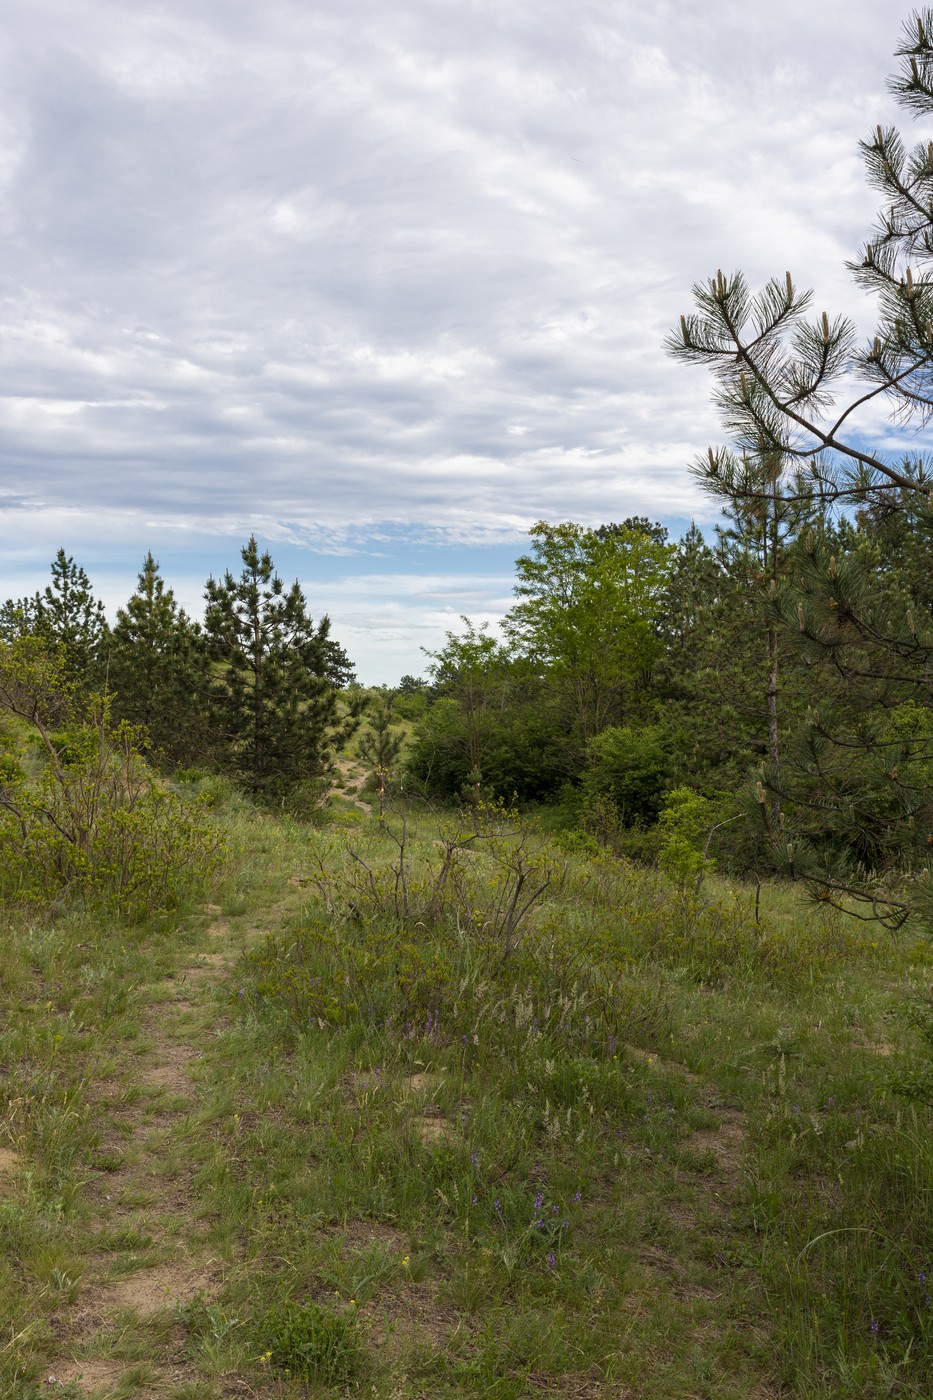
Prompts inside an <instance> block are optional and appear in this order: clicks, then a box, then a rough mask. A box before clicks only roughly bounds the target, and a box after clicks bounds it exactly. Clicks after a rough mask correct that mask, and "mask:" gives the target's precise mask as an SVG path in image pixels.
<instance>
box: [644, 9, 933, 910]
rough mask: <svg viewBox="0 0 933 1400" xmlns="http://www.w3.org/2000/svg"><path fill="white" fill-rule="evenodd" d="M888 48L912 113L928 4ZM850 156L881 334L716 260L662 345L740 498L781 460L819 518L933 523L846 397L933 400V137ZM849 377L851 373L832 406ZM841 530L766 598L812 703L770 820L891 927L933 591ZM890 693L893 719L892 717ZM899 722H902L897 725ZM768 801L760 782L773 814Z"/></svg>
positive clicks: (916, 758)
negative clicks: (705, 409)
mask: <svg viewBox="0 0 933 1400" xmlns="http://www.w3.org/2000/svg"><path fill="white" fill-rule="evenodd" d="M898 56H899V57H900V59H901V66H900V69H899V72H898V73H897V74H896V75H895V77H894V79H893V80H892V83H891V88H892V91H893V92H894V93H895V95H896V96H897V97H898V98H899V100H900V101H901V102H902V104H903V105H905V106H906V107H908V108H909V109H912V110H913V111H914V112H917V113H921V114H926V115H929V114H930V113H933V11H930V10H924V11H923V12H922V13H918V14H915V15H914V16H913V18H912V19H911V20H910V21H909V22H908V24H907V25H906V27H905V35H904V42H903V43H902V45H901V47H900V48H899V49H898ZM862 152H863V156H864V158H865V163H866V167H867V172H868V177H869V180H870V181H871V183H872V184H874V185H875V186H876V187H877V188H879V189H880V190H881V192H882V195H883V198H884V207H883V209H882V213H881V217H880V220H879V224H878V227H877V229H876V231H875V233H874V234H873V235H872V236H871V237H870V238H869V239H868V241H867V242H866V244H865V246H864V248H863V249H862V251H861V253H860V254H859V256H858V258H857V259H856V261H855V262H854V263H851V264H850V268H851V270H852V271H853V272H854V274H855V277H856V279H857V281H858V282H859V283H860V285H861V286H862V287H864V288H865V289H866V290H868V291H870V292H873V293H874V294H875V295H876V297H877V299H878V304H879V318H878V323H877V328H876V332H875V334H874V335H873V336H872V337H871V338H870V339H869V340H868V341H867V342H865V343H863V344H862V345H861V346H860V345H858V344H857V341H856V334H855V330H854V327H853V326H852V324H851V323H850V322H849V321H848V320H846V319H845V318H844V317H835V318H834V319H830V317H829V316H828V315H827V313H825V312H823V313H822V314H821V315H819V316H817V317H815V318H813V319H808V317H807V312H808V309H809V306H810V303H811V300H812V297H811V294H810V293H809V292H801V291H800V290H799V289H798V288H797V287H795V285H794V281H793V278H792V277H791V274H790V273H789V272H788V273H786V274H785V276H784V277H783V278H781V279H778V278H775V279H773V280H772V281H771V282H769V283H768V284H767V285H766V286H765V288H764V289H763V290H762V291H761V292H760V293H759V294H758V295H756V296H753V295H752V294H751V292H750V290H749V288H748V285H747V283H746V281H745V279H744V277H743V276H742V275H741V273H737V274H735V275H733V276H731V277H726V276H725V275H724V274H723V273H722V272H721V271H720V272H718V273H717V274H716V276H715V277H712V278H710V279H709V280H708V281H707V282H705V283H703V284H698V285H697V286H695V288H694V297H695V309H694V311H693V313H692V314H690V315H685V316H682V317H681V321H680V329H679V332H678V333H677V334H676V335H674V336H672V337H671V339H670V341H669V348H670V349H671V351H672V353H673V354H674V355H675V356H677V357H678V358H680V359H682V360H685V361H687V362H689V363H701V364H704V365H706V366H707V367H709V368H710V369H711V370H712V371H713V373H714V375H715V377H716V380H717V390H716V401H717V403H718V405H719V407H720V409H721V411H722V413H723V417H724V421H725V424H726V426H727V429H728V431H729V433H730V435H731V437H732V441H733V445H732V446H730V447H724V448H719V449H712V448H711V449H710V450H709V452H708V454H707V456H706V457H705V458H704V459H702V461H701V462H700V463H699V464H698V470H699V471H700V473H701V474H702V475H703V477H704V478H705V479H706V481H707V483H708V484H709V485H710V487H711V488H712V489H713V490H715V491H716V492H717V493H719V494H725V495H727V496H731V497H732V499H733V500H734V501H735V502H736V504H737V505H741V507H742V508H743V509H744V508H746V506H748V505H749V504H750V503H752V502H754V501H755V500H759V501H760V500H761V499H762V497H763V496H764V495H766V491H765V489H764V488H763V486H762V477H763V474H764V473H765V470H766V466H767V463H768V462H769V461H774V460H777V459H779V460H780V461H781V462H782V463H783V464H784V465H785V469H786V472H787V476H788V479H789V480H790V481H791V482H792V486H791V488H790V489H791V493H792V494H793V495H794V496H796V497H798V498H803V504H804V505H805V506H807V507H808V508H810V509H811V510H812V514H813V516H814V518H816V519H818V520H822V521H825V519H826V516H827V512H828V510H829V508H830V507H831V506H833V505H838V504H840V503H846V502H848V503H850V504H854V505H856V506H859V507H861V508H863V509H864V510H867V511H869V512H871V513H873V514H874V515H875V516H876V517H881V516H885V515H890V513H891V512H892V511H897V510H899V509H902V508H903V506H904V503H905V502H906V501H911V502H912V506H911V511H910V514H911V515H912V516H913V519H914V521H915V522H916V528H917V529H918V530H920V531H923V532H929V531H930V530H931V529H933V511H931V486H933V478H931V474H930V470H929V464H928V463H927V461H926V460H925V458H924V456H923V454H922V453H919V452H907V453H903V454H901V455H900V456H897V455H895V454H893V453H890V452H884V451H876V450H873V449H872V448H871V447H870V445H869V443H868V441H867V440H866V437H865V436H864V432H863V431H861V432H860V423H859V411H860V410H862V409H865V408H872V407H874V405H875V403H876V401H881V402H885V403H886V404H887V406H888V408H889V409H890V411H891V412H892V413H893V414H895V415H896V416H897V417H898V418H899V419H901V420H902V421H903V420H907V421H910V420H914V421H919V422H921V423H922V422H923V421H925V419H926V418H927V417H928V416H929V414H930V413H931V411H933V143H929V144H928V143H925V142H922V143H920V144H918V145H917V146H916V147H915V148H914V149H913V150H912V151H908V150H907V149H906V147H905V145H904V143H903V141H902V139H901V137H900V135H899V133H898V132H897V131H896V130H895V129H894V128H883V127H881V126H879V127H877V128H876V130H875V131H874V133H873V134H872V136H871V138H870V139H869V140H867V141H864V142H863V143H862ZM853 372H854V374H855V375H856V376H857V377H859V378H860V379H861V380H862V384H863V387H862V389H861V390H860V391H859V392H858V393H856V394H855V396H854V397H852V398H851V399H850V400H849V402H847V403H843V404H841V405H840V404H837V403H836V402H835V395H836V392H837V389H838V388H840V387H843V386H842V384H841V381H842V379H843V376H849V375H851V374H852V373H853ZM844 543H845V541H844V540H843V539H842V537H841V533H840V532H837V533H836V534H835V535H834V533H833V532H832V531H830V530H828V529H825V528H824V529H822V530H820V531H817V530H814V531H813V533H812V535H810V536H809V537H808V547H807V549H806V551H805V557H804V558H802V559H801V562H800V568H799V578H798V586H797V587H796V588H795V589H792V590H788V592H787V594H786V595H785V596H784V597H778V598H776V599H775V601H774V617H775V619H776V620H777V621H778V622H779V623H782V624H783V625H784V626H785V627H786V629H787V630H786V632H785V635H786V636H787V637H788V640H790V638H791V637H793V638H794V639H795V644H796V646H798V647H799V650H800V655H801V658H802V660H803V662H804V664H806V665H807V666H808V667H809V669H810V675H811V689H812V691H813V692H814V693H816V692H819V696H820V698H819V700H818V701H817V703H815V704H814V705H813V707H812V708H811V713H810V716H809V718H808V719H807V720H806V722H805V723H804V725H803V727H802V729H801V731H800V733H799V735H798V740H797V742H796V744H795V745H794V758H793V761H792V762H790V763H789V764H788V763H787V762H785V763H782V765H781V770H780V772H778V773H775V772H774V771H773V769H772V770H770V771H768V770H766V772H765V773H764V775H763V783H764V784H767V785H770V786H771V789H772V796H773V795H775V794H779V795H780V796H781V797H782V799H783V800H784V801H785V802H790V803H791V804H792V805H791V809H790V810H791V811H792V814H793V816H794V821H795V822H796V823H797V828H799V829H795V827H794V822H791V823H790V825H789V826H788V827H787V829H785V830H781V831H776V832H775V833H774V835H775V842H776V847H777V848H778V849H780V850H781V851H783V853H784V857H785V859H786V860H787V862H788V863H789V865H790V867H791V868H792V869H793V870H794V872H795V873H799V874H801V875H803V876H804V877H805V878H807V879H808V880H809V882H810V885H811V888H812V889H813V890H814V892H815V893H817V894H818V895H819V896H820V897H824V898H829V899H833V900H835V899H837V898H843V896H846V897H850V898H851V897H855V898H856V899H862V900H865V901H867V902H868V904H869V906H870V908H871V910H872V912H873V913H874V912H876V911H877V910H879V909H881V910H882V911H883V910H885V909H886V910H888V911H889V916H890V918H891V919H892V921H894V922H897V921H898V920H899V919H900V918H902V917H904V916H905V914H906V912H907V910H908V908H909V907H911V906H912V905H913V904H915V903H916V902H917V900H918V897H919V896H920V895H922V891H923V889H924V888H925V887H930V886H931V883H933V882H930V881H929V880H927V882H926V886H925V885H924V883H923V882H921V883H920V884H916V882H915V883H914V885H913V887H912V888H913V891H914V892H913V893H910V892H909V891H908V890H907V887H906V886H904V885H902V886H901V887H900V891H899V892H897V891H896V890H895V886H896V882H897V878H898V877H899V875H901V874H902V873H904V872H905V867H909V866H911V865H913V864H915V863H916V860H917V840H916V839H915V838H914V836H912V835H911V833H912V832H914V833H917V834H918V835H919V834H920V831H921V830H922V829H923V828H924V827H925V828H926V830H929V826H928V824H927V820H928V819H927V812H926V808H925V806H924V804H923V800H922V798H923V789H924V782H923V781H917V782H914V781H911V783H910V784H909V788H908V786H907V785H906V784H905V777H904V775H905V773H906V772H908V771H909V772H911V773H913V774H924V773H925V765H926V764H927V763H928V761H929V757H930V750H929V745H930V740H929V738H928V736H927V729H928V727H929V726H928V723H927V718H926V716H927V712H928V709H929V707H930V704H931V702H933V695H931V693H930V682H929V680H928V677H929V675H930V674H931V671H933V625H931V624H933V619H931V616H930V612H929V604H928V603H927V602H924V603H923V605H921V602H920V599H919V598H918V599H916V600H915V602H914V604H913V606H908V605H907V603H906V600H905V599H904V597H903V596H901V598H900V600H899V601H898V600H897V598H896V590H891V589H888V590H887V591H886V590H885V588H884V587H879V579H878V577H877V566H878V558H879V556H878V553H877V551H874V552H873V551H872V549H871V548H869V547H868V546H867V544H865V545H860V546H858V547H856V548H853V549H851V550H849V551H848V552H846V550H845V549H844V548H842V547H841V546H842V545H844ZM905 704H906V705H908V707H910V706H911V705H912V706H913V708H912V709H911V708H908V709H907V710H904V709H903V706H904V705H905ZM892 705H893V706H894V707H895V708H897V709H898V711H899V715H900V721H899V728H898V732H897V733H891V732H889V728H888V724H887V720H888V716H887V714H886V710H887V709H888V708H889V707H891V706H892ZM911 715H912V716H913V719H911V718H910V716H911ZM911 723H913V724H914V726H915V727H914V732H913V733H909V732H907V733H905V732H904V729H905V727H906V729H907V730H908V731H909V729H910V725H911ZM863 799H864V800H863ZM769 805H770V804H769V803H768V802H767V801H766V800H765V798H764V796H762V797H761V800H760V807H761V811H762V814H763V816H765V818H766V819H767V817H768V810H769ZM924 839H925V835H924ZM905 891H906V892H905ZM920 902H923V901H922V899H921V901H920Z"/></svg>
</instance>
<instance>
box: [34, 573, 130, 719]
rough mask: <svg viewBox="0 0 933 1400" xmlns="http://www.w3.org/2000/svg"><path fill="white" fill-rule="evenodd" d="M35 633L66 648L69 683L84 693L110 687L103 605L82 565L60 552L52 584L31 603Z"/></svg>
mask: <svg viewBox="0 0 933 1400" xmlns="http://www.w3.org/2000/svg"><path fill="white" fill-rule="evenodd" d="M31 612H32V630H33V631H34V633H35V635H36V636H38V637H41V638H43V639H44V640H45V641H47V642H49V643H51V644H52V645H53V646H60V647H62V648H63V654H64V664H65V671H66V674H67V676H68V679H69V681H71V682H72V683H73V684H74V685H76V686H77V687H78V688H79V689H80V690H83V691H85V692H87V691H90V690H96V689H99V688H101V687H103V686H105V685H106V683H107V674H106V670H107V643H108V640H109V635H110V633H109V628H108V627H107V619H106V616H105V615H104V605H103V603H101V602H100V601H99V600H98V599H96V598H95V597H94V593H93V590H92V588H91V581H90V579H89V578H88V576H87V574H86V573H85V571H84V569H83V568H81V566H80V565H78V564H76V563H75V561H74V559H72V558H71V557H70V555H66V554H65V551H64V550H63V549H60V550H59V551H58V553H57V554H56V556H55V558H54V559H53V561H52V581H51V583H49V584H47V585H46V587H45V588H44V590H43V591H42V593H37V594H36V595H35V598H34V599H33V600H32V608H31Z"/></svg>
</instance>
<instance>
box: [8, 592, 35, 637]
mask: <svg viewBox="0 0 933 1400" xmlns="http://www.w3.org/2000/svg"><path fill="white" fill-rule="evenodd" d="M35 629H36V600H35V598H8V599H7V600H6V602H5V603H3V604H2V605H0V642H14V641H16V639H17V637H30V636H32V635H33V634H34V633H35Z"/></svg>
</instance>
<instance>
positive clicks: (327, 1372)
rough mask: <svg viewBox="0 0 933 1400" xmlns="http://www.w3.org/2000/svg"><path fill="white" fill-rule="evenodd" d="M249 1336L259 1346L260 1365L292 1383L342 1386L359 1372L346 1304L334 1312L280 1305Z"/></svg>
mask: <svg viewBox="0 0 933 1400" xmlns="http://www.w3.org/2000/svg"><path fill="white" fill-rule="evenodd" d="M254 1335H255V1337H256V1344H257V1345H258V1346H260V1347H262V1348H263V1350H262V1353H261V1355H260V1358H259V1359H260V1361H261V1362H262V1363H264V1364H266V1365H268V1366H271V1367H272V1368H274V1369H275V1370H277V1371H284V1372H285V1373H286V1374H287V1375H290V1376H294V1378H295V1379H296V1380H301V1381H317V1382H319V1383H321V1384H324V1385H344V1384H346V1383H347V1382H349V1381H352V1380H354V1379H355V1378H356V1377H357V1376H358V1375H359V1373H360V1371H361V1370H362V1368H363V1346H362V1340H361V1337H360V1329H359V1325H358V1322H357V1318H356V1313H355V1310H354V1308H353V1306H352V1305H350V1306H349V1307H347V1308H346V1309H342V1310H340V1311H338V1310H337V1309H335V1308H325V1307H322V1306H321V1305H320V1304H318V1303H300V1302H295V1301H288V1302H285V1303H281V1304H279V1306H278V1307H276V1308H273V1309H271V1310H270V1311H269V1312H268V1313H266V1315H265V1316H264V1317H263V1318H261V1319H260V1321H259V1322H258V1323H257V1325H256V1328H255V1333H254Z"/></svg>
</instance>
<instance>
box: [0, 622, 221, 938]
mask: <svg viewBox="0 0 933 1400" xmlns="http://www.w3.org/2000/svg"><path fill="white" fill-rule="evenodd" d="M0 706H3V707H5V708H6V709H7V711H8V712H10V713H12V714H13V715H14V716H16V724H17V725H18V727H19V730H20V735H21V738H22V740H23V742H22V743H21V745H20V747H21V749H22V750H24V764H23V765H22V766H21V765H20V764H19V763H18V762H17V761H16V760H15V759H13V758H12V757H11V755H10V754H9V752H8V753H7V754H6V755H5V761H4V764H3V769H2V772H0V899H2V900H6V901H23V902H48V901H51V900H56V899H63V898H64V899H68V900H72V901H79V902H83V903H85V904H87V905H91V906H100V907H103V908H107V909H113V910H115V911H117V912H119V913H120V914H121V915H122V916H123V917H125V918H128V919H139V918H145V917H147V916H149V915H152V914H156V913H159V912H161V911H163V910H165V909H168V908H172V907H174V906H176V905H178V904H179V903H181V902H183V901H184V900H185V899H186V898H188V897H190V896H192V895H194V894H195V893H196V892H197V891H198V890H199V889H200V888H201V886H202V885H203V883H204V881H205V879H206V877H207V875H208V873H209V871H210V869H211V867H212V865H213V862H214V860H215V858H216V857H217V855H218V854H219V851H220V849H221V844H222V843H221V839H220V836H219V834H218V833H217V831H216V829H215V828H214V827H213V826H212V825H211V824H210V823H209V821H208V818H207V817H206V814H205V812H204V810H203V807H202V806H201V805H200V804H196V803H194V804H193V803H187V802H184V801H183V800H182V799H181V798H180V797H178V796H177V795H176V794H175V793H172V792H170V791H168V790H167V789H166V787H165V786H164V785H163V784H162V783H161V782H160V780H159V779H158V778H157V777H156V776H155V775H154V774H153V773H152V772H151V771H150V770H149V768H148V767H147V765H146V763H145V762H144V760H143V759H142V757H141V755H140V746H141V744H142V742H143V740H144V737H145V736H144V733H143V731H141V730H139V729H136V728H134V727H133V726H131V725H128V724H125V723H120V724H116V725H114V724H112V723H111V720H110V708H109V703H108V701H107V699H106V698H101V697H93V698H92V699H91V701H90V702H89V703H88V704H87V705H85V706H84V707H83V709H82V710H79V709H78V707H77V705H76V703H75V702H74V699H73V696H72V693H71V691H70V690H69V688H68V686H67V684H66V682H65V680H64V673H63V669H62V662H61V658H60V657H59V656H57V655H55V654H49V653H48V652H47V651H46V650H44V649H43V648H42V647H41V646H39V645H38V644H34V639H24V640H23V641H22V644H10V645H7V646H4V647H2V648H0Z"/></svg>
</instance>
